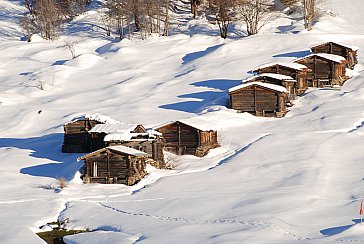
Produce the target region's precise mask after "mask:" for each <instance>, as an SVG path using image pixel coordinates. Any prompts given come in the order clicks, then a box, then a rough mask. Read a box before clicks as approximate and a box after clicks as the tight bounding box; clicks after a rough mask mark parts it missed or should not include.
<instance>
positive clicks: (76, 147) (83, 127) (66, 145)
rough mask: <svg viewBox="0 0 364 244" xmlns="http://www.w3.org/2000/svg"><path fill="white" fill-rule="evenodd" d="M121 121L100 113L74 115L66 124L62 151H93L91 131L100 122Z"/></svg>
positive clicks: (111, 122)
mask: <svg viewBox="0 0 364 244" xmlns="http://www.w3.org/2000/svg"><path fill="white" fill-rule="evenodd" d="M106 123H107V124H117V123H120V122H118V121H116V120H114V119H111V118H109V117H107V116H105V115H101V114H98V113H95V114H84V115H80V116H77V117H74V118H73V119H72V120H71V121H70V122H68V123H66V124H64V126H63V129H64V140H63V145H62V152H64V153H86V152H92V151H93V145H92V143H91V142H92V140H91V135H90V133H89V131H90V130H91V129H92V128H93V127H95V126H96V125H98V124H106Z"/></svg>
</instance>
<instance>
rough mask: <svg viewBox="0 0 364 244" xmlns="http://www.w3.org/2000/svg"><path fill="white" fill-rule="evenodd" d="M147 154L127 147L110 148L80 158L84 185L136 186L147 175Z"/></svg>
mask: <svg viewBox="0 0 364 244" xmlns="http://www.w3.org/2000/svg"><path fill="white" fill-rule="evenodd" d="M146 156H147V155H146V153H144V152H141V151H139V150H136V149H133V148H130V147H125V146H109V147H105V148H103V149H100V150H97V151H95V152H92V153H90V154H88V155H86V156H83V157H80V158H78V159H77V161H81V160H84V162H85V172H84V175H83V181H84V183H101V184H125V185H128V186H130V185H134V184H135V183H136V182H138V181H140V180H141V179H142V178H143V177H144V176H145V175H146V171H145V167H146V162H145V161H146Z"/></svg>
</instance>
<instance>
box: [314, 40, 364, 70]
mask: <svg viewBox="0 0 364 244" xmlns="http://www.w3.org/2000/svg"><path fill="white" fill-rule="evenodd" d="M310 48H311V51H312V52H313V53H329V54H335V55H339V56H341V57H344V58H345V59H346V60H347V61H348V62H347V67H348V68H350V69H353V68H354V66H355V65H356V64H357V63H358V57H357V55H358V50H359V48H358V47H356V46H349V45H345V44H341V43H337V42H325V43H321V44H317V45H314V46H311V47H310Z"/></svg>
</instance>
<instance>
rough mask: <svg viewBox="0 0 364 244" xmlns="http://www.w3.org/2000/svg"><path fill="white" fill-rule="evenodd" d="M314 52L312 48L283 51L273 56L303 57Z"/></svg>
mask: <svg viewBox="0 0 364 244" xmlns="http://www.w3.org/2000/svg"><path fill="white" fill-rule="evenodd" d="M310 54H312V53H311V52H310V50H303V51H298V52H290V53H282V54H277V55H274V56H273V58H302V57H305V56H307V55H310Z"/></svg>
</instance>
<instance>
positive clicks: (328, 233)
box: [320, 219, 360, 236]
mask: <svg viewBox="0 0 364 244" xmlns="http://www.w3.org/2000/svg"><path fill="white" fill-rule="evenodd" d="M352 221H353V222H354V224H351V225H344V226H336V227H331V228H328V229H324V230H320V233H321V234H323V235H325V236H333V235H337V234H340V233H342V232H344V231H346V230H347V229H349V228H351V227H352V226H354V225H356V224H359V223H360V219H353V220H352Z"/></svg>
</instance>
